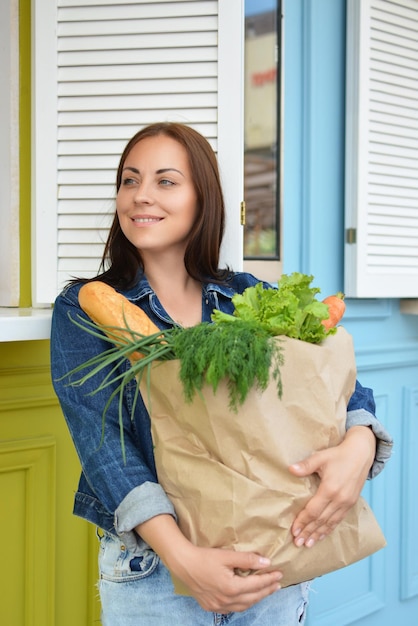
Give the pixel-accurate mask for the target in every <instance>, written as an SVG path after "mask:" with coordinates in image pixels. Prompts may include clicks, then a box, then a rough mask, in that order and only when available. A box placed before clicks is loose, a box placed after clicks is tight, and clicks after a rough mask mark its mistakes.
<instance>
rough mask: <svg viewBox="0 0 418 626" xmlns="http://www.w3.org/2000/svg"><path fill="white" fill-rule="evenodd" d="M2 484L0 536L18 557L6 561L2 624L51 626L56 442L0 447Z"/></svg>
mask: <svg viewBox="0 0 418 626" xmlns="http://www.w3.org/2000/svg"><path fill="white" fill-rule="evenodd" d="M3 479H4V480H3ZM0 483H1V486H2V492H1V493H2V503H3V506H4V510H5V511H6V512H7V515H3V516H2V517H1V518H0V520H1V521H0V534H1V536H2V537H7V538H8V541H10V545H11V546H12V547H13V548H14V555H11V559H10V560H7V561H5V562H7V563H8V564H9V566H8V567H7V568H4V572H5V574H6V575H5V581H4V583H5V585H4V587H6V588H7V587H9V590H8V591H9V593H7V594H5V596H4V597H3V599H2V602H1V613H2V623H5V624H16V626H20V625H21V626H29V625H31V626H32V624H33V626H36V625H37V624H52V623H53V616H54V597H55V594H54V581H55V576H54V546H55V441H54V439H53V438H52V437H39V438H34V439H24V440H17V441H3V442H0ZM7 483H9V484H7ZM6 487H7V489H6ZM3 488H4V490H3ZM12 522H13V523H12ZM15 522H16V523H15ZM10 545H9V549H10ZM11 579H12V580H11Z"/></svg>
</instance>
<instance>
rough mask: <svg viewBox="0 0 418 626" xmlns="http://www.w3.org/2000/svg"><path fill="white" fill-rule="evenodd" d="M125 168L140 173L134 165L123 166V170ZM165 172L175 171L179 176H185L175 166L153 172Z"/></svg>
mask: <svg viewBox="0 0 418 626" xmlns="http://www.w3.org/2000/svg"><path fill="white" fill-rule="evenodd" d="M125 170H129V171H131V172H133V173H134V174H140V171H139V170H138V169H137V168H136V167H130V166H129V165H128V166H126V167H124V168H123V170H122V171H123V172H124V171H125ZM166 172H177V173H178V174H180V176H183V178H185V176H184V174H183V172H181V171H180V170H178V169H176V168H175V167H164V168H162V169H160V170H157V171H156V172H155V173H156V174H165V173H166Z"/></svg>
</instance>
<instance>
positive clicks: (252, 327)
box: [173, 320, 283, 411]
mask: <svg viewBox="0 0 418 626" xmlns="http://www.w3.org/2000/svg"><path fill="white" fill-rule="evenodd" d="M173 350H174V353H175V354H176V356H177V358H178V359H180V379H181V382H182V384H183V389H184V394H185V399H186V401H188V402H190V401H191V400H192V399H193V397H194V394H195V393H196V391H200V390H201V389H202V388H203V386H204V385H205V384H208V385H210V386H211V387H212V389H213V391H214V392H215V393H216V390H217V388H218V385H219V383H220V381H221V380H225V381H226V383H227V386H228V390H229V401H230V403H229V406H230V408H231V409H232V410H233V411H237V409H238V406H239V405H241V404H242V403H243V402H244V401H245V398H246V397H247V395H248V392H249V391H250V389H259V390H261V391H263V390H264V389H265V388H266V387H267V385H268V382H269V377H270V369H271V368H272V374H273V377H274V378H275V379H276V381H277V390H278V395H279V396H281V393H282V386H281V378H280V365H282V363H283V359H282V354H281V351H280V347H279V345H278V343H277V342H275V341H274V340H273V339H272V338H271V336H270V335H269V333H268V332H266V331H265V330H264V329H263V328H261V327H260V325H259V324H256V323H254V322H253V321H250V322H247V321H245V320H237V322H236V323H235V324H232V325H231V324H225V323H223V322H220V323H217V324H204V323H202V324H198V325H197V326H194V327H192V328H186V329H182V330H177V332H176V333H175V334H174V335H173Z"/></svg>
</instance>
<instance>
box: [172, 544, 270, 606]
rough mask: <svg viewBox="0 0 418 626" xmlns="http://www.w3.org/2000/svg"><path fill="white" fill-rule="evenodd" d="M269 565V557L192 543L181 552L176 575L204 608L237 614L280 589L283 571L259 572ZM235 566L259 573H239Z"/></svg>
mask: <svg viewBox="0 0 418 626" xmlns="http://www.w3.org/2000/svg"><path fill="white" fill-rule="evenodd" d="M269 565H270V561H269V560H268V559H264V558H262V557H260V556H259V555H257V554H255V553H253V552H235V551H233V550H221V549H216V548H197V547H196V546H192V544H189V549H188V550H185V551H183V552H182V554H181V564H180V566H181V571H179V569H178V567H177V568H176V569H177V572H176V575H179V576H180V577H181V580H182V581H183V582H184V584H185V585H186V586H187V587H188V589H189V590H190V592H191V595H193V597H194V598H195V599H196V600H197V602H198V603H199V605H200V606H201V607H202V608H203V609H204V610H205V611H211V612H215V613H230V612H234V613H236V612H240V611H245V610H246V609H248V608H249V607H251V606H253V605H254V604H256V603H257V602H259V601H260V600H262V599H263V598H265V597H267V596H269V595H270V594H272V593H274V592H275V591H277V590H278V589H280V584H279V580H280V579H281V578H282V574H281V573H280V572H278V571H273V572H268V573H261V572H260V570H263V569H265V568H266V567H268V566H269ZM236 569H241V570H243V571H247V570H257V574H251V575H248V576H240V575H239V574H236V573H235V572H236Z"/></svg>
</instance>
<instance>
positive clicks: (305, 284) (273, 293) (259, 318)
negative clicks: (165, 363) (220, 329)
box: [212, 272, 336, 343]
mask: <svg viewBox="0 0 418 626" xmlns="http://www.w3.org/2000/svg"><path fill="white" fill-rule="evenodd" d="M312 280H313V276H309V275H307V274H301V273H299V272H294V273H293V274H291V275H287V274H283V276H282V277H281V279H280V281H279V283H278V288H277V289H274V288H273V287H272V288H269V289H265V288H264V287H263V284H262V283H258V284H257V285H255V286H254V287H248V288H247V289H246V290H245V291H244V292H243V293H242V294H235V295H234V296H233V297H232V303H233V305H234V309H235V310H234V313H233V315H229V314H228V313H222V312H221V311H214V313H213V315H212V320H213V321H214V322H215V323H222V322H234V321H235V320H237V319H242V320H245V321H247V322H256V323H258V324H259V325H260V326H261V327H262V328H263V329H264V330H266V331H267V332H268V333H269V334H270V335H272V336H276V335H286V336H287V337H292V338H293V339H301V340H302V341H308V342H310V343H319V342H321V341H322V339H324V338H325V337H326V336H327V335H329V334H334V333H335V332H336V329H335V328H332V329H330V330H326V329H325V327H324V326H323V324H322V320H324V319H327V318H328V316H329V313H328V307H327V305H326V304H324V303H323V302H321V301H320V300H318V299H317V297H316V296H317V294H318V293H319V292H320V289H318V288H317V287H311V282H312Z"/></svg>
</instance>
